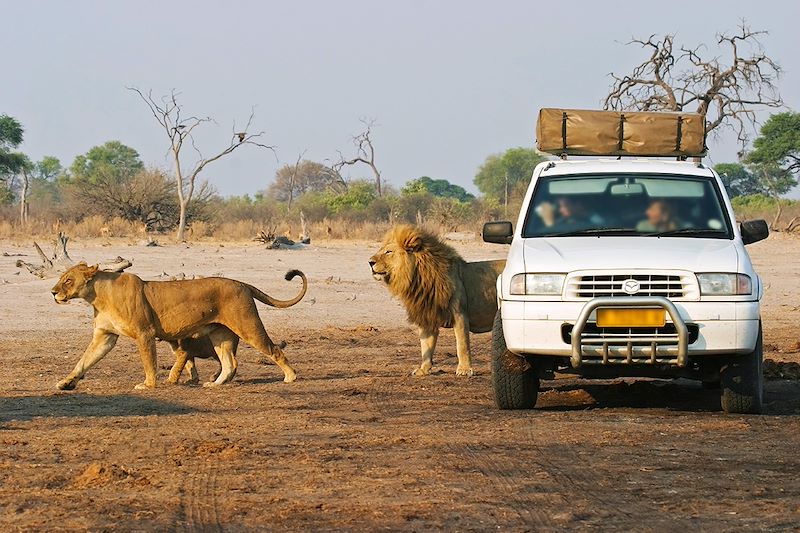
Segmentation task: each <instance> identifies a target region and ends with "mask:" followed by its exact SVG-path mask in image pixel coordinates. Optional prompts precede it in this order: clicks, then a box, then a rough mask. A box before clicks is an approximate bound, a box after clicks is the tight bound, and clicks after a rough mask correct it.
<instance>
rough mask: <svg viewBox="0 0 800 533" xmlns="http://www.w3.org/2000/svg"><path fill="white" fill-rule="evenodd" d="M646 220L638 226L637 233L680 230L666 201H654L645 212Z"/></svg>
mask: <svg viewBox="0 0 800 533" xmlns="http://www.w3.org/2000/svg"><path fill="white" fill-rule="evenodd" d="M644 216H645V219H644V220H642V221H641V222H639V223H638V224H637V225H636V231H641V232H648V233H649V232H660V231H672V230H675V229H678V228H679V227H680V225H679V224H678V221H677V219H676V218H675V215H674V214H673V211H672V207H670V205H669V203H667V202H666V201H664V200H653V201H652V202H650V205H649V206H648V207H647V209H646V210H645V212H644Z"/></svg>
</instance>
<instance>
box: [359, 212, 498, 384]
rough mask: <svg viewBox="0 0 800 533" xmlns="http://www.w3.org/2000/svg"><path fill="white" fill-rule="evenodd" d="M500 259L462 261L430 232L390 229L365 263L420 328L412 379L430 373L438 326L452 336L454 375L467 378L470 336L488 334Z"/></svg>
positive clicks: (451, 249) (494, 306) (495, 298)
mask: <svg viewBox="0 0 800 533" xmlns="http://www.w3.org/2000/svg"><path fill="white" fill-rule="evenodd" d="M505 263H506V262H505V261H504V260H498V261H478V262H473V263H467V262H466V261H464V260H463V259H462V258H461V256H460V255H458V252H456V251H455V250H454V249H453V248H451V247H450V246H448V245H446V244H444V243H443V242H441V241H440V240H439V239H438V238H436V237H435V236H434V235H433V234H431V233H429V232H427V231H425V230H422V229H420V228H416V227H414V226H396V227H394V228H392V229H391V230H389V232H388V233H387V234H386V237H385V238H384V242H383V246H381V249H380V250H378V252H377V253H376V254H375V255H373V256H372V257H371V258H370V259H369V265H370V267H371V268H372V277H374V278H375V279H376V280H378V281H383V282H384V283H386V286H387V287H388V289H389V292H391V293H392V294H393V295H395V296H397V297H398V298H399V299H400V300H401V301H402V303H403V305H404V306H405V308H406V313H407V315H408V320H409V321H410V322H411V323H412V324H415V325H416V326H418V327H419V340H420V346H421V348H422V364H421V365H420V367H419V368H417V369H416V370H414V372H413V374H414V375H415V376H424V375H426V374H429V373H430V371H431V368H432V366H433V350H434V349H435V348H436V340H437V339H438V337H439V328H453V329H454V330H455V334H456V351H457V353H458V368H457V369H456V374H457V375H459V376H471V375H472V374H473V371H472V362H471V360H470V351H469V332H470V331H471V332H473V333H485V332H487V331H491V330H492V324H493V323H494V315H495V313H496V312H497V289H496V286H495V283H496V281H497V276H498V275H500V272H502V270H503V268H504V267H505Z"/></svg>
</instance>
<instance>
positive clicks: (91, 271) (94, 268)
mask: <svg viewBox="0 0 800 533" xmlns="http://www.w3.org/2000/svg"><path fill="white" fill-rule="evenodd" d="M85 264H86V263H84V265H85ZM98 270H100V265H92V266H90V267H87V268H86V270H85V273H86V274H85V275H86V279H92V278H93V277H94V276H95V274H97V271H98Z"/></svg>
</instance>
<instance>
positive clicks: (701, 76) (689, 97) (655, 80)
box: [604, 22, 783, 149]
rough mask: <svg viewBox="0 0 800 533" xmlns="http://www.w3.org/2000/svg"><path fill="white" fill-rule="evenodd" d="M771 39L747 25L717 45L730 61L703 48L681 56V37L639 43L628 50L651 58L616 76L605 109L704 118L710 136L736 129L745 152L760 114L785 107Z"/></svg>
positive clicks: (685, 51) (722, 36) (684, 50)
mask: <svg viewBox="0 0 800 533" xmlns="http://www.w3.org/2000/svg"><path fill="white" fill-rule="evenodd" d="M766 33H767V32H765V31H753V30H751V29H750V28H749V27H747V25H746V24H745V23H744V22H743V23H742V24H741V26H740V27H739V31H738V32H737V33H735V34H730V35H728V34H718V35H717V37H716V39H717V45H718V47H721V48H723V49H724V52H723V53H725V54H727V56H728V59H727V61H723V60H722V59H721V57H720V56H711V57H708V52H707V50H706V49H705V48H706V47H705V46H702V45H701V46H697V47H695V48H687V47H685V46H681V47H680V48H678V49H677V50H676V49H675V44H674V41H675V35H665V36H663V37H661V38H658V37H657V36H655V35H651V36H650V37H649V38H647V39H633V40H631V41H630V42H629V43H628V44H636V45H640V46H641V47H642V48H644V49H645V50H648V51H649V52H650V57H648V58H647V59H646V60H645V61H644V62H642V63H641V64H639V65H638V66H636V67H635V68H634V69H633V71H632V72H631V73H630V74H627V75H624V76H620V75H617V74H614V73H612V74H611V77H612V78H613V79H614V84H613V86H612V88H611V91H610V92H609V94H608V96H606V98H605V102H604V105H605V108H606V109H616V110H622V109H634V110H640V111H694V112H697V113H702V114H704V115H705V116H706V130H707V131H708V132H709V133H710V132H713V131H714V130H717V128H719V127H726V128H731V129H732V130H733V131H734V132H735V133H736V136H737V139H738V141H739V143H740V144H741V146H742V149H744V147H745V146H746V145H747V142H748V140H749V132H750V131H751V130H752V129H754V126H755V124H756V110H757V109H758V108H759V107H781V106H783V100H782V99H781V96H780V93H779V91H778V88H777V86H776V81H777V79H778V77H779V76H780V74H781V68H780V66H779V65H778V64H777V63H776V62H775V61H773V60H772V59H771V58H770V57H769V56H767V55H766V54H765V53H764V49H763V47H762V45H761V42H760V41H759V38H760V37H761V36H763V35H766ZM704 56H706V57H704Z"/></svg>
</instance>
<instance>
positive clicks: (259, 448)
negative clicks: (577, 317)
mask: <svg viewBox="0 0 800 533" xmlns="http://www.w3.org/2000/svg"><path fill="white" fill-rule="evenodd" d="M71 244H72V247H71V254H72V256H73V258H74V259H76V260H78V259H86V260H88V261H99V260H106V259H109V258H112V257H115V256H117V255H121V256H124V257H126V258H129V259H132V260H133V261H134V266H133V268H132V269H131V271H133V272H135V273H138V274H140V275H141V276H143V277H144V278H147V279H165V278H168V277H170V276H175V275H181V274H183V275H186V276H192V275H212V274H223V275H226V276H229V277H234V278H238V279H242V280H244V281H247V282H250V283H253V284H255V285H256V286H258V287H260V288H262V289H265V290H267V291H268V292H269V293H270V294H272V295H274V296H277V297H281V298H286V297H289V296H290V295H292V294H294V292H295V291H296V289H297V285H295V284H292V283H288V282H286V281H284V280H283V278H282V274H283V273H284V272H285V271H286V270H288V269H289V268H300V269H302V270H304V271H305V272H306V273H307V274H308V276H309V281H310V283H311V286H310V289H309V293H308V295H307V296H306V299H305V300H304V301H303V302H301V303H300V304H298V305H297V306H295V307H293V308H290V309H285V310H274V309H270V308H266V307H265V306H259V307H260V310H261V314H262V318H263V319H264V321H265V323H266V325H267V330H268V331H269V332H270V334H271V335H272V336H273V338H275V339H277V340H286V341H287V342H288V343H289V345H288V347H287V348H286V350H285V351H286V354H287V356H288V357H289V359H290V361H291V362H292V364H293V365H294V366H295V368H296V369H297V371H298V375H299V378H298V380H297V382H295V383H293V384H286V383H283V382H282V381H281V375H280V372H279V371H278V369H277V367H275V366H266V365H261V364H258V362H257V361H258V354H257V353H256V352H255V351H254V350H252V349H251V348H249V347H247V346H243V347H242V348H241V349H240V357H239V360H240V366H239V372H238V374H237V376H236V379H235V381H234V382H233V383H231V384H229V385H226V386H224V387H222V388H219V389H216V390H211V389H204V388H201V387H193V386H187V385H179V386H174V387H169V386H167V385H166V384H165V383H163V379H164V377H165V376H166V373H167V369H168V368H169V367H170V365H171V363H172V359H171V355H170V353H169V350H168V348H167V346H166V345H160V346H159V365H160V368H161V371H160V378H161V380H162V381H161V382H160V383H159V387H158V388H157V389H156V390H154V391H145V392H141V391H134V390H133V385H134V384H135V383H139V382H140V381H141V380H142V375H143V374H142V369H141V365H140V363H139V358H138V355H137V354H136V352H135V349H134V346H133V343H132V342H130V341H128V340H121V341H120V342H119V344H118V345H117V347H116V348H115V349H114V350H113V351H112V352H111V353H110V354H109V356H108V357H106V359H105V360H103V361H101V362H100V363H99V364H98V365H97V366H96V367H95V368H94V369H92V370H91V371H90V372H89V374H88V376H87V377H86V379H84V380H83V381H82V382H81V383H80V384H79V386H78V388H77V390H75V391H72V392H60V391H57V390H55V384H56V382H57V381H58V380H59V379H60V378H62V377H64V376H65V375H66V374H67V373H68V372H69V371H70V370H71V369H72V367H73V366H74V364H75V362H76V360H77V359H78V357H79V355H80V353H81V352H82V350H83V349H84V347H85V346H86V344H87V343H88V341H89V339H90V329H91V310H90V308H89V307H88V306H87V305H85V304H83V303H77V302H73V303H71V304H70V305H66V306H57V305H55V304H54V303H53V301H52V298H51V297H50V295H49V292H48V290H49V288H50V287H51V286H52V284H53V280H46V281H41V280H36V279H34V278H33V277H32V276H30V275H29V274H28V273H27V272H24V271H23V272H20V271H19V269H17V268H16V267H15V266H14V261H15V259H16V258H17V257H15V256H14V255H15V254H27V256H28V260H32V259H34V257H33V256H32V253H31V252H32V249H31V247H30V243H13V242H7V241H6V242H0V253H5V254H8V256H6V257H0V344H1V345H2V346H3V348H4V349H3V350H2V352H0V365H1V366H2V368H3V369H4V371H3V372H2V373H1V374H0V530H2V531H61V530H91V531H105V530H109V531H127V530H142V531H244V530H253V529H259V530H264V531H330V530H344V531H378V530H389V531H429V530H449V531H450V530H451V531H489V530H501V531H554V530H565V531H570V530H573V531H586V530H604V531H606V530H639V531H648V530H651V531H663V530H677V529H684V530H689V529H691V530H709V531H710V530H713V531H758V530H765V531H775V530H785V529H797V528H798V527H800V456H798V453H797V450H798V449H799V448H800V385H799V384H798V383H800V382H797V381H769V382H768V383H767V388H766V402H767V406H766V414H765V415H763V416H726V415H725V414H723V413H721V412H720V411H719V401H718V395H717V392H714V391H707V390H704V389H702V388H701V387H699V386H698V385H696V384H694V383H692V382H688V381H675V382H669V381H646V380H639V381H633V380H626V381H622V380H617V381H612V382H604V383H596V382H586V381H577V380H572V379H557V380H555V381H549V382H544V383H543V392H542V393H541V395H540V400H539V405H538V406H537V408H536V409H535V410H532V411H528V412H501V411H498V410H497V409H496V408H495V407H494V406H493V403H492V395H491V391H490V383H489V375H488V348H489V336H488V335H485V334H484V335H477V336H473V341H474V352H475V354H476V356H475V359H476V361H475V363H476V368H477V369H478V371H479V372H478V375H476V376H475V377H472V378H457V377H456V376H455V375H454V373H453V372H454V370H455V366H456V360H455V356H454V353H455V348H454V340H453V335H452V332H446V333H443V335H442V338H441V343H440V348H439V350H438V354H439V357H438V364H439V366H440V368H441V370H443V372H442V373H439V374H436V375H432V376H429V377H427V378H423V379H418V378H412V377H411V376H409V371H410V370H411V369H412V368H413V367H414V365H416V364H417V363H418V358H419V353H418V341H417V340H416V337H415V334H414V331H413V330H412V329H411V328H410V327H409V326H408V325H407V324H406V322H405V318H404V314H403V311H402V309H401V308H400V306H399V305H398V304H397V303H396V302H394V301H392V300H391V299H390V297H389V295H388V293H387V292H386V291H385V289H384V288H383V287H381V286H380V285H379V284H378V283H377V282H374V281H373V280H372V279H371V278H370V275H369V269H368V266H367V262H366V261H367V258H368V257H369V255H370V254H371V253H372V251H373V250H374V249H375V248H376V243H373V242H361V243H321V244H314V245H312V246H311V247H309V248H308V249H306V250H302V251H289V250H284V251H268V250H264V249H263V248H262V247H260V246H258V245H256V244H255V243H242V244H238V245H232V244H226V245H224V246H223V245H219V244H212V243H195V244H192V245H189V246H187V245H167V246H163V247H160V248H147V247H144V246H142V245H140V244H126V243H124V242H115V243H112V244H106V243H101V242H89V243H85V242H75V243H71ZM455 246H456V247H457V248H458V249H459V250H461V251H462V253H463V254H464V255H465V257H467V258H472V259H477V258H492V257H502V256H503V255H504V252H505V250H504V247H502V246H490V245H485V244H482V243H456V244H455ZM751 253H752V255H753V257H754V260H755V261H756V263H757V266H758V268H759V270H760V273H761V275H762V276H763V277H764V279H765V280H766V282H767V284H768V285H769V289H768V292H767V296H766V299H765V302H764V331H765V344H766V347H767V351H768V353H767V357H769V358H773V359H777V360H781V361H798V360H800V354H798V344H797V341H798V340H800V332H798V328H797V326H796V323H797V311H798V306H800V299H799V298H798V297H799V296H800V283H798V275H797V274H798V272H797V269H798V265H800V240H798V239H793V238H790V237H786V236H781V235H778V236H773V237H771V238H770V239H769V240H768V241H766V242H762V243H758V244H755V245H753V246H752V247H751ZM296 282H297V280H295V283H296ZM198 366H199V369H200V373H201V379H202V378H206V379H207V377H208V376H209V374H210V373H211V372H212V371H213V369H214V368H213V366H214V365H213V364H212V363H211V362H210V361H200V362H199V365H198Z"/></svg>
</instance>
